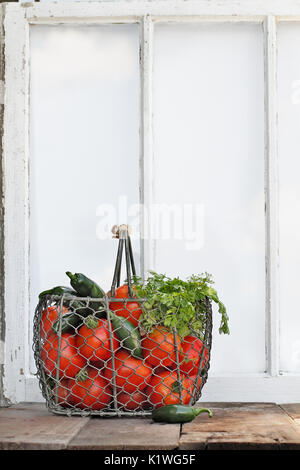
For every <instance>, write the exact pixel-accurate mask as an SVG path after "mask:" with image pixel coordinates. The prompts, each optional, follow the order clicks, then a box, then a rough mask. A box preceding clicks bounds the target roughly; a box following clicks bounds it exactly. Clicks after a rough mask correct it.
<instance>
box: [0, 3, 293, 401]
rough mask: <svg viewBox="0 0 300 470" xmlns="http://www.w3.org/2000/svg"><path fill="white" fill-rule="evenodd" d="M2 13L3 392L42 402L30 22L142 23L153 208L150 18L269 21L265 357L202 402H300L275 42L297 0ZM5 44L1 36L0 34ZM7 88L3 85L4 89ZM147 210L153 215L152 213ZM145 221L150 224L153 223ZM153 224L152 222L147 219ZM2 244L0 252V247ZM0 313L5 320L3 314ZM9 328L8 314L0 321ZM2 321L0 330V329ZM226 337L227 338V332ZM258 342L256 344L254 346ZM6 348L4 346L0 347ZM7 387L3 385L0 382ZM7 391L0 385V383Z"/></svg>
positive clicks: (210, 387)
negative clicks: (284, 324) (285, 359)
mask: <svg viewBox="0 0 300 470" xmlns="http://www.w3.org/2000/svg"><path fill="white" fill-rule="evenodd" d="M0 7H1V9H0V13H1V14H2V16H3V19H4V28H5V35H4V44H5V51H4V62H5V83H4V84H2V87H0V91H1V88H4V119H3V122H4V123H3V136H2V142H3V157H2V158H3V198H4V199H3V200H4V208H5V214H4V257H3V260H2V264H3V267H4V273H5V276H4V305H5V316H4V320H5V343H4V344H3V343H2V349H3V351H2V354H0V364H1V363H2V364H4V376H3V378H2V380H3V390H4V395H5V396H6V398H7V399H8V400H9V401H11V402H19V401H34V400H37V401H39V400H41V395H40V392H39V389H38V383H37V379H36V377H35V376H33V375H31V373H30V370H29V362H30V361H29V355H30V349H31V344H30V339H29V328H30V312H29V281H30V280H29V250H30V246H29V176H28V175H29V157H30V156H29V98H30V97H29V60H30V50H29V28H30V25H31V24H60V23H68V24H78V23H80V24H91V23H93V24H103V23H109V24H113V23H138V24H140V31H141V33H140V50H141V58H140V62H141V68H140V73H141V149H140V156H141V158H140V162H141V165H140V184H141V194H142V199H143V200H142V201H141V202H142V203H143V204H145V206H146V208H147V207H149V206H150V204H151V202H152V199H153V194H152V181H153V151H152V148H153V145H152V66H153V25H154V24H156V23H158V22H173V23H179V22H183V21H184V22H208V21H213V22H241V21H244V22H255V23H260V24H262V25H263V28H264V64H265V207H266V209H265V233H266V240H265V241H266V243H265V247H266V251H265V253H266V262H265V266H266V310H265V311H266V323H265V324H266V363H267V370H266V372H265V373H263V374H253V375H234V376H228V375H226V376H212V375H211V374H210V375H209V380H208V382H207V384H206V386H205V387H204V389H203V395H202V400H206V401H208V400H209V401H273V402H277V403H280V402H293V401H299V393H298V391H299V390H300V376H297V375H290V374H281V373H280V371H279V262H278V245H279V241H278V155H277V95H276V93H277V80H276V75H277V70H276V69H277V65H276V56H277V46H276V29H277V24H278V22H280V21H299V20H300V1H298V0H284V1H282V0H240V1H236V0H226V1H224V2H223V3H222V2H220V1H219V0H197V1H193V0H187V1H183V0H158V1H156V0H154V1H144V0H140V1H124V0H123V1H121V0H114V1H94V2H63V1H62V2H58V3H52V2H51V3H50V2H45V3H7V4H2V5H0ZM0 42H1V41H0ZM0 95H1V93H0ZM148 213H150V212H149V211H148ZM147 223H149V224H151V221H148V222H147ZM141 229H142V233H143V230H145V231H147V227H146V221H142V227H141ZM142 245H143V250H142V252H143V255H142V270H143V272H146V271H147V270H148V269H150V268H154V265H153V260H154V252H155V243H154V242H153V241H146V240H145V241H143V242H142ZM0 252H1V250H0ZM2 320H3V319H2ZM1 325H2V327H3V326H4V321H2V323H1ZM1 325H0V330H1ZM228 340H229V341H230V338H229V339H228ZM254 347H255V345H254ZM0 353H1V349H0ZM0 387H1V384H0ZM0 391H1V390H0Z"/></svg>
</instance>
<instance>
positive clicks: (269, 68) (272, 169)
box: [264, 16, 279, 376]
mask: <svg viewBox="0 0 300 470" xmlns="http://www.w3.org/2000/svg"><path fill="white" fill-rule="evenodd" d="M264 31H265V209H266V214H265V216H266V217H265V221H266V224H265V233H266V348H267V370H268V372H269V374H270V375H271V376H277V375H278V373H279V254H278V155H277V46H276V18H275V17H274V16H268V17H267V18H266V20H265V22H264Z"/></svg>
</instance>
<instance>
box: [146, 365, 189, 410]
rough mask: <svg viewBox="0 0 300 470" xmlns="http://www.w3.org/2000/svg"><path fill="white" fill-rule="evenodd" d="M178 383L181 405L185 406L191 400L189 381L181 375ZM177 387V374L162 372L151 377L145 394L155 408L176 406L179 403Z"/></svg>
mask: <svg viewBox="0 0 300 470" xmlns="http://www.w3.org/2000/svg"><path fill="white" fill-rule="evenodd" d="M180 382H181V385H182V388H181V390H182V392H181V394H182V403H183V405H187V404H188V403H189V401H190V398H191V390H190V387H191V383H190V379H189V378H187V377H185V376H184V375H183V374H182V375H181V376H180ZM178 385H179V384H178V379H177V372H175V371H174V372H169V371H164V372H160V373H159V374H157V375H153V376H152V378H151V380H150V383H149V385H148V387H147V389H146V391H145V393H146V395H148V397H149V401H150V403H151V404H152V405H153V406H154V407H155V408H159V407H161V406H165V405H176V404H179V403H180V394H179V386H178Z"/></svg>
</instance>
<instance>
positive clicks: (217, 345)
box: [30, 24, 265, 375]
mask: <svg viewBox="0 0 300 470" xmlns="http://www.w3.org/2000/svg"><path fill="white" fill-rule="evenodd" d="M154 34H155V43H154V78H153V93H154V104H153V113H154V114H153V115H154V162H155V163H154V181H155V185H154V197H155V202H156V203H167V204H172V203H180V204H182V203H192V204H201V205H203V209H204V219H203V222H204V225H203V227H202V228H201V230H202V229H203V235H204V244H203V245H201V246H200V247H196V249H192V250H191V249H189V248H188V246H187V244H186V241H185V240H182V241H176V240H158V241H157V243H156V264H155V266H154V268H155V269H156V270H157V271H161V272H166V273H167V274H168V275H173V276H175V275H180V276H183V277H186V276H188V275H191V274H193V273H200V272H203V271H208V272H210V273H212V274H213V277H214V279H215V281H216V288H217V290H218V292H219V294H220V298H221V299H222V300H223V301H224V303H225V305H226V306H227V308H228V314H229V317H230V329H231V335H230V337H227V336H219V334H218V327H219V321H220V319H219V314H218V313H217V312H216V311H215V314H214V325H215V326H214V342H213V352H212V364H211V374H212V375H213V374H217V375H220V374H228V373H230V374H231V373H234V374H249V373H250V374H251V373H260V372H264V370H265V350H264V348H265V346H264V338H265V326H264V325H265V316H264V289H265V286H264V219H263V184H264V183H263V174H264V169H263V160H264V159H263V154H264V142H263V132H264V123H263V86H264V85H263V38H262V27H261V26H258V25H244V24H232V25H230V24H228V25H222V24H221V25H220V24H218V25H216V24H211V25H193V26H191V25H189V26H187V25H181V26H178V25H177V26H162V25H161V26H156V27H155V31H154ZM138 41H139V36H138V27H137V26H135V25H113V26H88V27H87V26H82V27H79V26H33V27H31V255H30V256H31V258H30V262H31V302H32V303H31V310H32V312H33V311H34V306H35V303H36V300H37V295H38V293H39V292H40V291H41V290H43V289H46V288H48V287H52V286H54V285H59V284H63V285H64V284H66V283H67V284H68V279H67V277H66V276H65V274H64V273H65V271H66V270H71V271H76V272H84V273H86V274H87V275H89V276H90V277H92V278H93V279H95V280H96V281H98V282H99V283H100V284H101V285H103V286H104V287H105V288H106V289H108V288H109V286H110V282H111V279H112V271H113V263H114V259H115V252H116V245H117V244H116V242H113V241H111V240H105V241H103V240H102V241H101V240H98V239H97V238H96V228H97V222H98V219H97V216H96V213H97V207H98V206H99V205H100V204H102V203H110V204H112V205H113V206H114V207H115V209H117V207H118V196H119V195H123V194H124V195H126V196H127V197H128V203H129V204H133V203H137V202H138V201H139V176H138V165H139V161H138V160H139V89H140V85H139V64H138V50H139V43H138ZM116 222H117V223H118V222H122V220H117V221H116ZM135 248H136V253H135V254H136V258H138V256H139V247H138V244H136V245H135ZM137 261H138V259H137ZM254 345H255V346H254Z"/></svg>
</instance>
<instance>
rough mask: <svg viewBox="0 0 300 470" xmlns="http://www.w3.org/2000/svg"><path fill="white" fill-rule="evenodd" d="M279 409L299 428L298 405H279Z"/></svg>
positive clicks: (299, 406)
mask: <svg viewBox="0 0 300 470" xmlns="http://www.w3.org/2000/svg"><path fill="white" fill-rule="evenodd" d="M280 406H281V408H282V409H283V410H284V411H285V412H286V413H287V414H288V415H289V416H290V417H291V418H292V419H293V421H294V423H295V424H297V425H298V426H300V403H287V404H282V405H280Z"/></svg>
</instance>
